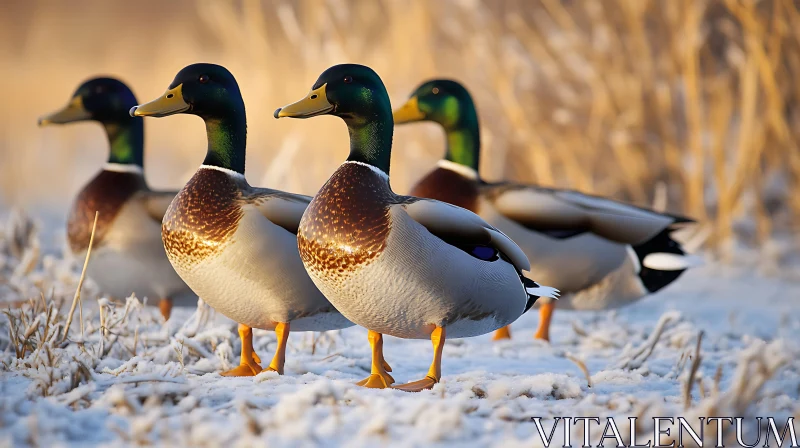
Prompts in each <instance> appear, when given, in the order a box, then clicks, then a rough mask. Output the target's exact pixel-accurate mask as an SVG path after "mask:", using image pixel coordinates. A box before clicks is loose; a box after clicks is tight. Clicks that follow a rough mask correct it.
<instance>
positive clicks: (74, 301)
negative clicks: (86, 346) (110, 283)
mask: <svg viewBox="0 0 800 448" xmlns="http://www.w3.org/2000/svg"><path fill="white" fill-rule="evenodd" d="M98 216H100V212H98V211H95V212H94V222H93V223H92V234H91V235H90V236H89V247H88V248H87V249H86V258H85V259H84V261H83V269H81V277H80V280H78V287H77V288H76V289H75V297H73V299H72V306H71V307H70V308H69V314H68V315H67V316H68V317H67V324H66V325H65V326H64V335H63V336H62V337H61V342H64V341H65V340H66V339H67V335H68V334H69V328H70V326H72V316H74V315H75V307H76V306H77V305H78V302H80V303H81V311H80V320H81V339H83V338H84V334H83V302H82V301H81V287H83V280H84V279H85V278H86V268H87V267H88V266H89V257H91V255H92V244H93V243H94V232H95V230H97V217H98Z"/></svg>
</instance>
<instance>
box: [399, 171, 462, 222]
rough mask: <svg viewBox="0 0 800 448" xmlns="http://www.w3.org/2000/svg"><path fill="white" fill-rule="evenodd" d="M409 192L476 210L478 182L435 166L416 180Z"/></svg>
mask: <svg viewBox="0 0 800 448" xmlns="http://www.w3.org/2000/svg"><path fill="white" fill-rule="evenodd" d="M410 194H411V196H416V197H420V198H429V199H436V200H437V201H442V202H447V203H450V204H453V205H457V206H459V207H461V208H465V209H467V210H469V211H471V212H473V213H477V212H478V210H477V208H478V182H477V181H475V180H473V179H468V178H466V177H464V176H462V175H460V174H458V173H456V172H454V171H451V170H448V169H444V168H436V169H435V170H433V171H431V172H430V173H429V174H428V175H427V176H425V177H424V178H422V180H420V181H419V182H417V184H416V185H415V186H414V188H412V189H411V193H410Z"/></svg>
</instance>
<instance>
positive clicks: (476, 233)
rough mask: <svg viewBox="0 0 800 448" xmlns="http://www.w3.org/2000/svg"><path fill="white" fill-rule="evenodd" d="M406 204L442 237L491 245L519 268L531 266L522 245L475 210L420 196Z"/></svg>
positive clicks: (430, 230) (409, 213)
mask: <svg viewBox="0 0 800 448" xmlns="http://www.w3.org/2000/svg"><path fill="white" fill-rule="evenodd" d="M404 207H405V209H406V213H408V215H409V216H410V217H411V218H412V219H413V220H414V221H416V222H418V223H420V224H422V225H423V226H424V227H425V228H426V229H428V231H429V232H431V233H432V234H434V235H436V236H438V237H439V238H442V239H443V240H445V241H448V240H449V241H453V240H456V241H463V242H465V243H471V244H483V245H490V246H492V247H494V248H496V249H497V250H499V251H500V252H502V253H503V254H504V255H506V256H507V257H508V258H509V259H510V260H511V263H512V264H513V265H514V266H515V267H516V268H517V269H519V270H523V271H528V270H530V261H529V260H528V257H527V256H526V255H525V253H524V252H522V249H520V248H519V246H517V244H516V243H514V242H513V241H512V240H511V239H510V238H509V237H507V236H506V235H505V234H504V233H503V232H501V231H499V230H497V229H495V228H494V227H492V226H491V225H489V224H488V223H487V222H486V221H484V220H483V219H482V218H481V217H480V216H478V215H476V214H474V213H472V212H471V211H469V210H466V209H463V208H461V207H456V206H454V205H450V204H447V203H445V202H440V201H435V200H432V199H419V200H417V201H414V202H412V203H409V204H405V205H404Z"/></svg>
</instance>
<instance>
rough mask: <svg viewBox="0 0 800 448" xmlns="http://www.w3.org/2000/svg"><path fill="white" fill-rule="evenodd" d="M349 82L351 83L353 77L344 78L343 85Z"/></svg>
mask: <svg viewBox="0 0 800 448" xmlns="http://www.w3.org/2000/svg"><path fill="white" fill-rule="evenodd" d="M351 82H353V77H352V76H350V75H347V76H345V77H344V83H345V84H350V83H351Z"/></svg>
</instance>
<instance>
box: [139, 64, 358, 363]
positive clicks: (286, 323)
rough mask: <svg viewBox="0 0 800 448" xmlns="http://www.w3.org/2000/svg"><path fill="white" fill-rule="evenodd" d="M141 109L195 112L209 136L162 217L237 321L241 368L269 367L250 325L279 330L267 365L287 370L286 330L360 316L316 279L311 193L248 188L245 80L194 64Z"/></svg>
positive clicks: (188, 277)
mask: <svg viewBox="0 0 800 448" xmlns="http://www.w3.org/2000/svg"><path fill="white" fill-rule="evenodd" d="M130 113H131V115H134V116H137V117H165V116H168V115H173V114H179V113H184V114H190V115H197V116H199V117H200V118H202V119H203V121H205V124H206V133H207V135H208V149H207V151H206V158H205V160H204V161H203V164H202V165H200V168H199V169H198V170H197V172H196V173H195V174H194V176H193V177H192V178H191V180H189V183H187V184H186V186H185V187H183V189H182V190H181V191H180V192H179V193H178V195H177V196H176V197H175V200H174V201H172V203H171V204H170V206H169V208H168V209H167V213H166V214H165V215H164V221H163V224H162V235H163V239H164V247H165V248H166V250H167V256H168V257H169V260H170V261H171V262H172V265H173V266H174V267H175V270H176V271H177V272H178V274H180V276H181V278H183V279H184V280H185V281H186V283H187V284H188V285H189V286H190V287H191V288H192V290H194V292H195V293H197V294H198V295H199V296H200V297H202V298H203V300H205V301H206V303H208V304H209V305H210V306H212V307H213V308H214V309H216V310H217V311H218V312H220V313H222V314H224V315H225V316H227V317H229V318H230V319H233V320H234V321H236V322H238V323H239V336H240V338H241V341H242V351H241V357H240V363H239V366H238V367H236V368H234V369H232V370H229V371H227V372H224V373H223V375H226V376H251V375H256V374H258V373H259V372H260V371H261V370H262V369H261V366H260V363H261V360H260V358H259V357H258V355H257V354H256V353H255V352H254V351H253V334H252V328H261V329H265V330H274V331H275V333H276V335H277V339H278V346H277V349H276V351H275V355H274V356H273V359H272V361H271V362H270V364H269V367H268V368H267V370H272V371H275V372H278V373H279V374H283V368H284V362H285V359H286V343H287V340H288V337H289V330H290V329H291V330H292V331H327V330H336V329H340V328H346V327H349V326H352V325H353V324H352V323H351V322H349V321H348V320H347V319H345V318H344V317H343V316H342V315H341V314H340V313H339V312H338V311H336V308H334V307H333V305H331V304H330V302H328V300H326V299H325V297H324V296H323V295H322V293H320V291H319V290H318V289H317V288H316V287H315V286H314V283H312V281H311V279H310V278H309V277H308V274H306V271H305V269H304V268H303V263H302V262H301V261H300V255H299V253H298V250H297V236H296V234H297V228H298V226H299V224H300V217H301V216H302V215H303V212H304V211H305V209H306V207H307V206H308V204H309V202H310V201H311V198H310V197H308V196H302V195H298V194H292V193H285V192H283V191H278V190H271V189H268V188H256V187H252V186H250V184H248V183H247V180H246V179H245V176H244V167H245V141H246V138H247V121H246V116H245V110H244V101H243V100H242V95H241V93H240V92H239V85H238V84H237V83H236V79H235V78H234V77H233V75H232V74H231V73H230V72H229V71H228V70H227V69H226V68H224V67H221V66H219V65H213V64H193V65H189V66H187V67H185V68H184V69H183V70H181V71H180V72H178V74H177V75H176V76H175V79H174V80H173V81H172V84H170V86H169V88H168V90H167V91H166V92H165V93H164V95H162V96H161V97H159V98H158V99H156V100H154V101H151V102H149V103H147V104H143V105H141V106H136V107H134V108H132V109H131V111H130Z"/></svg>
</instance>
